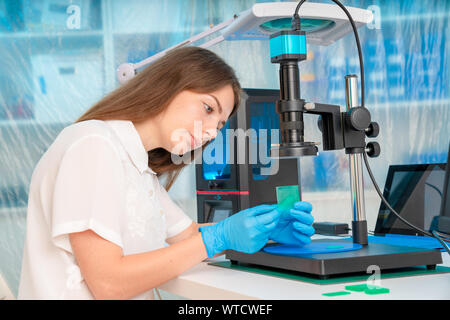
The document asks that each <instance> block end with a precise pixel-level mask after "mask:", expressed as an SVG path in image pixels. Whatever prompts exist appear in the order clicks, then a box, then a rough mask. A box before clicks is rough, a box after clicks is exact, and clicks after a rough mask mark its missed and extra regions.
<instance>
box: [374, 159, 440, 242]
mask: <svg viewBox="0 0 450 320" xmlns="http://www.w3.org/2000/svg"><path fill="white" fill-rule="evenodd" d="M445 175H446V164H445V163H436V164H414V165H391V166H390V167H389V171H388V175H387V179H386V184H385V188H384V192H383V195H384V197H385V198H386V200H387V201H388V203H389V204H390V205H391V206H392V207H393V208H394V209H395V210H396V211H397V213H399V214H400V216H402V217H403V218H405V220H407V221H408V222H410V223H411V224H413V225H415V226H417V227H419V228H421V229H424V230H427V231H429V230H430V229H432V226H433V223H432V222H433V221H434V220H433V219H434V217H436V216H440V215H441V212H442V209H441V206H442V205H444V203H446V201H444V195H445V191H444V190H445V188H444V180H445ZM447 184H448V172H447ZM447 188H448V187H447ZM445 197H448V195H445ZM447 206H448V204H447ZM445 212H446V214H447V215H448V210H447V211H445ZM438 231H440V230H438ZM388 233H389V234H393V233H394V234H406V235H422V234H419V233H418V232H417V231H416V230H414V229H413V228H411V227H409V226H408V225H406V224H405V223H404V222H402V221H401V220H400V219H398V218H397V217H396V216H395V215H394V214H393V213H391V211H390V210H389V209H388V208H387V207H386V206H385V204H384V203H383V202H381V205H380V209H379V212H378V218H377V223H376V226H375V234H376V235H384V234H388Z"/></svg>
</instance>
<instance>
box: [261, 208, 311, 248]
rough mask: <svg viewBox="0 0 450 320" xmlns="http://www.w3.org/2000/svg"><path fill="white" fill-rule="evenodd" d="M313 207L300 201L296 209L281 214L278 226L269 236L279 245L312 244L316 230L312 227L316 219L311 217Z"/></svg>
mask: <svg viewBox="0 0 450 320" xmlns="http://www.w3.org/2000/svg"><path fill="white" fill-rule="evenodd" d="M311 211H312V205H311V204H310V203H309V202H305V201H298V202H296V203H294V208H293V209H289V210H284V211H282V212H281V217H280V219H279V222H278V225H277V226H276V227H275V229H274V230H273V231H272V233H271V234H270V236H269V239H270V240H273V241H276V242H278V243H283V244H290V245H298V246H302V245H305V244H308V243H310V242H311V238H310V237H311V236H312V235H313V234H314V232H315V230H314V228H313V227H312V224H313V222H314V218H313V216H312V215H311Z"/></svg>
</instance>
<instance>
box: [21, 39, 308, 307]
mask: <svg viewBox="0 0 450 320" xmlns="http://www.w3.org/2000/svg"><path fill="white" fill-rule="evenodd" d="M239 94H240V85H239V82H238V80H237V78H236V76H235V74H234V72H233V70H232V69H231V68H230V67H229V66H228V65H227V64H226V63H225V62H224V61H223V60H222V59H220V58H219V57H218V56H217V55H215V54H214V53H212V52H210V51H208V50H205V49H201V48H196V47H187V48H181V49H176V50H174V51H172V52H170V53H168V54H167V55H166V56H164V57H163V58H161V59H159V60H158V61H156V62H154V63H153V64H152V65H150V66H149V67H147V68H146V69H144V70H143V71H142V72H140V73H139V74H137V76H136V77H134V78H133V79H131V80H130V81H129V82H128V83H126V84H125V85H123V86H122V87H120V88H118V89H116V90H115V91H113V92H112V93H110V94H109V95H108V96H106V97H105V98H103V99H102V100H100V101H99V102H98V103H97V104H95V105H94V106H93V107H92V108H90V109H89V110H88V111H87V112H86V113H85V114H84V115H82V116H81V117H80V118H79V119H78V120H77V121H76V123H75V124H72V125H70V126H68V127H67V128H65V129H64V130H62V132H61V133H60V134H59V135H58V137H57V138H56V140H55V141H54V143H53V144H52V145H51V146H50V147H49V149H48V150H47V151H46V153H45V154H44V155H43V157H42V158H41V160H40V161H39V163H38V164H37V166H36V168H35V170H34V172H33V176H32V180H31V185H30V194H29V201H28V217H27V238H26V242H25V249H24V258H23V265H22V274H21V281H20V287H19V298H23V299H30V298H31V299H61V298H62V299H93V298H97V299H129V298H134V299H146V298H150V299H151V298H153V290H152V288H156V287H158V286H159V285H161V284H162V283H164V282H166V281H168V280H170V279H172V278H174V277H176V276H178V275H179V274H181V273H182V272H184V271H185V270H187V269H189V268H190V267H192V266H194V265H195V264H197V263H199V262H201V261H202V260H204V259H206V258H207V257H212V256H214V255H217V254H220V253H221V252H222V251H223V250H225V249H234V250H239V251H243V252H256V251H257V250H259V249H261V248H262V247H263V246H264V244H265V243H266V242H267V241H268V240H269V239H272V240H281V241H284V242H289V240H292V237H294V236H295V239H298V240H297V242H302V243H307V242H308V241H309V236H310V235H311V234H312V233H313V232H314V231H313V229H312V227H311V224H312V217H311V215H310V214H309V212H310V211H311V207H310V205H309V204H307V203H302V202H299V203H297V204H296V206H297V208H298V210H296V211H295V212H292V214H291V215H284V216H282V215H281V212H279V210H277V207H276V205H261V206H257V207H254V208H249V209H246V210H243V211H241V212H238V213H236V214H234V215H232V216H231V217H229V218H227V219H225V220H223V221H221V222H219V223H217V224H211V225H198V224H197V223H195V222H193V221H192V220H191V219H190V218H188V217H187V216H186V215H185V214H184V213H183V211H182V210H181V209H180V208H179V207H178V206H177V205H175V204H174V203H173V202H172V201H171V200H170V198H169V196H168V193H167V190H169V188H170V186H171V185H172V183H173V182H174V180H175V178H176V177H177V175H178V174H179V172H180V170H181V169H182V168H183V166H185V165H186V163H184V162H183V163H180V162H179V161H178V162H177V161H173V160H174V155H182V154H189V153H190V161H192V160H193V159H194V152H195V149H196V148H200V147H201V148H202V149H201V150H203V148H204V147H205V146H206V145H207V144H208V142H209V141H210V140H212V139H214V137H215V136H216V135H217V132H218V130H220V128H221V127H223V125H224V124H225V122H226V121H227V119H228V118H229V117H230V116H231V115H232V114H234V113H235V112H236V108H237V107H238V105H239ZM198 124H200V125H201V130H194V129H195V128H194V127H195V125H198ZM162 174H166V175H167V180H166V181H167V183H166V187H165V188H164V187H162V186H161V185H160V183H159V180H158V177H159V176H160V175H162ZM286 230H287V231H286ZM289 237H291V238H289ZM166 243H167V244H169V246H167V245H166Z"/></svg>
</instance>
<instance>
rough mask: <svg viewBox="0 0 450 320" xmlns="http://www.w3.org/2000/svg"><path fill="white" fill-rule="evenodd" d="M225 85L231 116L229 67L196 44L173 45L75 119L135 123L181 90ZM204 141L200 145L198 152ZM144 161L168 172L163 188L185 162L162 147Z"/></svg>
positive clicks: (233, 81) (155, 112)
mask: <svg viewBox="0 0 450 320" xmlns="http://www.w3.org/2000/svg"><path fill="white" fill-rule="evenodd" d="M226 85H231V87H232V88H233V92H234V106H233V111H232V112H231V114H230V117H231V115H233V114H234V113H235V112H236V110H237V107H238V106H239V102H240V91H241V87H240V84H239V81H238V79H237V77H236V75H235V73H234V71H233V69H232V68H231V67H230V66H229V65H227V64H226V63H225V62H224V61H223V60H222V59H221V58H220V57H219V56H217V55H216V54H215V53H213V52H211V51H209V50H206V49H202V48H199V47H184V48H179V49H175V50H173V51H170V52H169V53H167V54H166V55H165V56H163V57H162V58H160V59H159V60H157V61H156V62H153V63H152V64H151V65H149V66H148V67H146V68H145V69H144V70H142V71H141V72H139V73H138V74H137V75H136V76H135V77H134V78H132V79H131V80H129V81H128V82H127V83H125V84H124V85H122V86H121V87H119V88H117V89H115V90H114V91H112V92H111V93H109V94H108V95H107V96H105V97H104V98H102V99H101V100H100V101H98V102H97V103H96V104H95V105H93V106H92V107H91V108H90V109H89V110H87V111H86V112H85V113H84V114H83V115H82V116H81V117H80V118H78V119H77V120H76V121H75V123H76V122H81V121H86V120H94V119H95V120H129V121H132V122H133V123H139V122H141V121H144V120H147V119H149V118H151V117H154V116H156V115H158V114H159V113H160V112H162V111H163V110H164V109H165V108H167V106H168V105H169V104H170V102H171V101H172V100H173V99H174V97H175V96H176V95H177V94H179V93H180V92H182V91H184V90H191V91H194V92H199V93H210V92H213V91H216V90H219V89H221V88H223V87H224V86H226ZM207 145H208V143H206V144H205V145H203V146H202V152H203V149H204V148H205V147H206V146H207ZM194 152H195V150H191V151H190V153H191V157H190V162H192V161H193V160H194ZM148 165H149V167H150V168H151V169H152V170H153V171H155V172H156V173H157V175H158V177H159V176H160V175H162V174H163V173H167V174H168V177H167V180H166V185H165V188H166V189H167V190H169V189H170V187H171V186H172V184H173V183H174V181H175V179H176V178H177V177H178V175H179V173H180V172H181V170H182V169H183V167H184V166H186V164H185V163H181V164H175V163H173V162H172V160H171V154H170V152H169V151H167V150H165V149H163V148H157V149H153V150H150V151H149V152H148Z"/></svg>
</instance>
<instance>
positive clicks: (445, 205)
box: [441, 144, 450, 219]
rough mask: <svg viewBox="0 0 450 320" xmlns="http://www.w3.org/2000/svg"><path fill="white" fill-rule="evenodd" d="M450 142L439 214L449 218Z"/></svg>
mask: <svg viewBox="0 0 450 320" xmlns="http://www.w3.org/2000/svg"><path fill="white" fill-rule="evenodd" d="M449 176H450V144H449V146H448V156H447V166H446V169H445V180H444V193H443V197H442V206H441V216H442V217H447V218H448V219H450V190H449V189H450V186H449V184H450V179H449Z"/></svg>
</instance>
